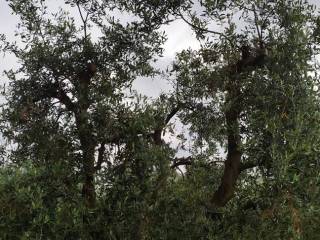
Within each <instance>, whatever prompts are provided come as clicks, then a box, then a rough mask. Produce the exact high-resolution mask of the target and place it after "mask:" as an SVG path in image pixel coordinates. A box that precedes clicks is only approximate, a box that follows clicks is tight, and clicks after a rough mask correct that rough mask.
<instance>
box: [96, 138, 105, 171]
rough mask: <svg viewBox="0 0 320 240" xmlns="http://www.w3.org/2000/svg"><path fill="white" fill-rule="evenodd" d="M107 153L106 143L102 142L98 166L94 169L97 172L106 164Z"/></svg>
mask: <svg viewBox="0 0 320 240" xmlns="http://www.w3.org/2000/svg"><path fill="white" fill-rule="evenodd" d="M105 151H106V142H105V141H102V142H101V144H100V147H99V149H98V161H97V165H96V166H95V167H94V168H95V170H96V171H98V170H100V169H101V166H102V163H103V162H104V157H103V155H104V152H105Z"/></svg>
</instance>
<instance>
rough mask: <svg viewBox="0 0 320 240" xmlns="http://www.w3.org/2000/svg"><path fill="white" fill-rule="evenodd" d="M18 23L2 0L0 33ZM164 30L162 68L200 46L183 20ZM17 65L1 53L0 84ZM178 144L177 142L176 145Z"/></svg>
mask: <svg viewBox="0 0 320 240" xmlns="http://www.w3.org/2000/svg"><path fill="white" fill-rule="evenodd" d="M21 1H22V0H21ZM47 2H49V3H50V7H51V8H57V7H59V6H62V4H63V2H64V1H63V0H50V1H47ZM309 2H311V3H313V4H317V5H318V6H319V5H320V0H310V1H309ZM74 11H75V10H74ZM17 23H18V19H17V17H16V16H14V15H11V10H10V8H9V7H8V4H7V2H6V1H5V0H0V33H4V34H5V35H6V36H7V39H8V40H9V41H10V40H13V39H14V31H15V29H16V25H17ZM162 30H165V31H166V33H167V37H168V40H167V42H166V43H165V44H164V55H163V57H162V58H161V59H159V61H158V62H157V66H158V67H160V68H162V69H165V68H166V67H167V66H168V65H169V64H170V63H172V61H173V60H174V56H175V54H176V53H177V52H180V51H181V50H183V49H187V48H193V49H196V48H199V43H198V41H197V40H196V38H195V36H194V34H193V33H192V31H191V28H190V27H189V26H188V25H187V24H185V23H184V22H183V21H181V20H177V21H174V22H173V23H171V24H170V25H169V26H164V27H163V28H162ZM15 66H17V60H16V59H15V58H14V57H13V56H10V55H6V56H5V57H3V55H0V74H1V75H0V85H2V84H3V83H4V82H5V81H6V78H5V77H4V76H3V75H2V72H3V70H5V69H10V68H12V67H13V68H14V67H15ZM133 87H134V89H136V90H137V91H138V92H140V93H142V94H145V95H147V96H150V97H157V96H158V95H159V94H160V93H161V92H162V91H168V90H169V89H170V85H169V84H168V82H166V80H165V79H162V78H161V77H157V78H155V79H146V78H140V79H137V80H136V81H135V82H134V86H133ZM177 124H178V125H180V126H179V127H178V128H180V130H181V129H182V127H183V126H182V125H181V124H180V123H179V122H177ZM168 137H169V138H170V136H167V137H166V138H167V140H169V139H168ZM177 144H178V143H177V142H176V144H174V145H177ZM180 153H181V152H180ZM183 155H184V154H183Z"/></svg>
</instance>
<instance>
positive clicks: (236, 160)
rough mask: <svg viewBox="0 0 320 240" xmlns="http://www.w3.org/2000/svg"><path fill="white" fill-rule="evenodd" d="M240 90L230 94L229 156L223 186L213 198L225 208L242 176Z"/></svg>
mask: <svg viewBox="0 0 320 240" xmlns="http://www.w3.org/2000/svg"><path fill="white" fill-rule="evenodd" d="M235 87H236V86H235ZM238 90H239V89H234V90H232V92H231V93H230V92H229V95H230V98H231V101H232V100H233V103H231V106H230V109H229V110H228V111H227V112H226V114H225V116H226V123H227V134H228V143H227V144H228V155H227V160H226V161H225V163H224V165H225V167H224V173H223V176H222V179H221V184H220V186H219V188H218V190H217V191H216V192H215V193H214V196H213V203H214V204H215V205H216V206H218V207H222V206H225V205H226V204H227V202H228V201H229V200H230V199H231V198H232V196H233V194H234V191H235V185H236V181H237V179H238V176H239V174H240V161H241V156H242V153H241V151H240V149H239V145H240V134H239V122H238V118H239V113H240V111H239V106H238V105H239V104H238V101H236V99H237V95H238V94H239V91H238Z"/></svg>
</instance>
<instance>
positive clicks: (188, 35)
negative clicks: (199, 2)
mask: <svg viewBox="0 0 320 240" xmlns="http://www.w3.org/2000/svg"><path fill="white" fill-rule="evenodd" d="M61 3H63V1H61V0H50V7H52V8H56V7H58V6H61ZM0 23H1V24H0V33H4V34H5V35H6V36H7V39H8V40H12V39H14V31H15V29H16V25H17V23H18V18H17V17H16V16H14V15H11V10H10V8H9V7H8V4H7V2H6V1H5V0H0ZM163 30H165V31H166V33H167V36H168V40H167V42H166V43H165V45H164V54H163V57H162V58H160V59H159V61H158V62H157V63H156V66H157V67H159V68H161V69H165V68H166V67H167V66H168V65H169V64H170V63H171V62H172V61H173V60H174V56H175V53H176V52H179V51H181V50H183V49H187V48H189V47H191V48H198V47H199V43H198V41H197V40H196V38H195V36H194V34H193V33H192V31H191V29H190V27H189V26H187V24H185V23H184V22H183V21H182V20H177V21H175V22H173V23H172V24H170V25H169V26H164V27H163ZM15 66H17V60H16V59H15V58H14V57H13V56H10V55H6V56H5V57H3V55H1V56H0V72H1V73H2V72H3V70H5V69H10V68H12V67H15ZM5 81H6V79H5V77H4V76H3V75H1V78H0V84H2V83H4V82H5ZM133 88H134V89H136V90H138V91H139V92H140V93H142V94H145V95H147V96H150V97H155V96H158V95H159V93H160V92H161V91H166V90H168V88H169V86H168V83H167V82H166V81H165V79H161V78H158V77H157V78H156V79H146V78H141V79H138V80H136V81H135V82H134V85H133Z"/></svg>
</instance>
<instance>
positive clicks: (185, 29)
mask: <svg viewBox="0 0 320 240" xmlns="http://www.w3.org/2000/svg"><path fill="white" fill-rule="evenodd" d="M161 30H164V31H165V32H166V33H167V36H168V40H167V41H166V43H165V44H164V54H163V55H164V57H167V58H172V59H173V58H174V57H175V54H176V53H177V52H181V51H182V50H184V49H188V48H192V49H195V50H196V49H199V48H200V43H199V41H198V40H197V39H196V37H195V35H194V33H193V32H192V29H191V28H190V26H188V25H187V24H186V23H185V22H183V21H182V20H176V21H174V22H172V23H171V24H170V25H167V26H164V27H162V28H161Z"/></svg>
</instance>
